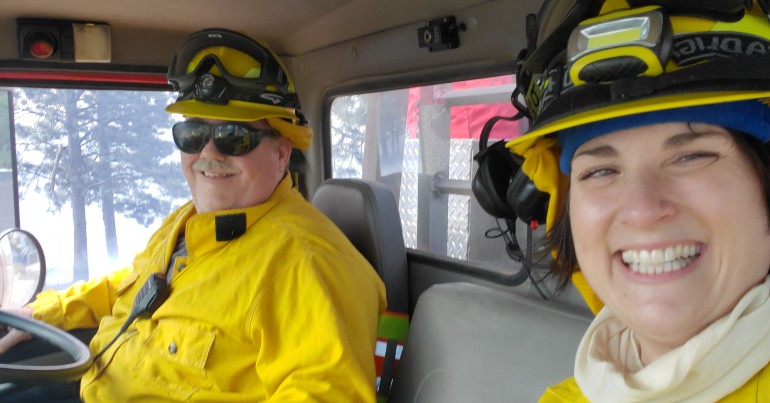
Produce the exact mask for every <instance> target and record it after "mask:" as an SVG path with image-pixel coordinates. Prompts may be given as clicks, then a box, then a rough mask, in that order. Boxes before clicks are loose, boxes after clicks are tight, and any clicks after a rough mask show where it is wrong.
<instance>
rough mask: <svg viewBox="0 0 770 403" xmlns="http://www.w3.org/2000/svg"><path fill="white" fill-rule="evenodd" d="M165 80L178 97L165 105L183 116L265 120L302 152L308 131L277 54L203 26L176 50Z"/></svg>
mask: <svg viewBox="0 0 770 403" xmlns="http://www.w3.org/2000/svg"><path fill="white" fill-rule="evenodd" d="M168 81H169V83H170V84H171V85H172V86H173V87H174V89H175V90H176V91H179V96H178V97H177V99H176V101H175V102H174V103H172V104H171V105H169V106H168V107H166V111H167V112H169V113H179V114H183V115H186V116H193V117H201V118H210V119H220V120H230V121H242V122H247V121H255V120H261V119H266V120H267V122H268V124H269V125H270V126H271V127H272V128H273V129H275V130H277V131H278V132H279V133H281V135H283V136H284V137H286V138H288V139H289V140H290V141H291V142H292V145H293V146H294V147H296V148H299V149H301V150H306V149H307V148H308V147H309V146H310V142H311V140H312V136H313V133H312V130H311V129H310V128H309V127H308V125H307V121H306V120H305V119H304V117H303V115H302V113H301V112H300V110H299V109H300V103H299V97H298V95H297V93H296V92H295V91H294V84H293V82H292V80H291V77H290V76H289V75H288V73H287V72H286V69H285V68H284V66H283V65H282V64H281V62H280V60H279V59H278V57H277V56H275V54H273V53H272V52H271V51H270V50H269V49H268V48H267V47H265V46H263V45H261V44H259V43H258V42H256V41H254V40H252V39H251V38H249V37H247V36H244V35H241V34H239V33H237V32H233V31H230V30H226V29H219V28H214V29H205V30H202V31H198V32H195V33H193V34H191V35H190V36H188V37H187V38H186V39H185V40H184V41H183V42H182V44H181V45H180V46H179V48H177V51H176V53H175V54H174V59H173V60H172V62H171V65H170V66H169V70H168Z"/></svg>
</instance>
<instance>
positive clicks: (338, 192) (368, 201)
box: [313, 179, 409, 313]
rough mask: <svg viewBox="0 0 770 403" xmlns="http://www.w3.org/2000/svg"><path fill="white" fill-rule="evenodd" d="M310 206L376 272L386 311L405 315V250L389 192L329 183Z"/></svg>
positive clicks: (370, 185)
mask: <svg viewBox="0 0 770 403" xmlns="http://www.w3.org/2000/svg"><path fill="white" fill-rule="evenodd" d="M313 204H314V205H315V206H316V207H317V208H318V209H319V210H321V211H322V212H323V213H324V214H326V216H327V217H329V218H330V219H331V220H332V221H333V222H334V223H335V224H337V226H338V227H339V228H340V229H341V230H342V232H343V233H344V234H345V235H346V236H347V237H348V239H350V241H351V242H352V243H353V245H355V247H356V248H357V249H358V251H359V252H361V254H362V255H364V257H366V259H367V260H369V263H371V265H372V266H374V268H375V269H376V270H377V272H378V273H379V275H380V277H381V278H382V280H383V282H384V283H385V288H386V292H387V296H388V310H389V311H394V312H399V313H408V310H409V289H408V281H409V280H408V276H407V266H406V248H405V247H404V237H403V233H402V231H401V218H400V216H399V214H398V205H397V204H396V199H395V197H394V196H393V192H392V191H391V190H390V188H388V187H387V186H385V185H384V184H381V183H379V182H373V181H367V180H362V179H328V180H326V181H324V182H323V183H322V184H321V186H320V187H319V188H318V190H316V192H315V194H314V195H313Z"/></svg>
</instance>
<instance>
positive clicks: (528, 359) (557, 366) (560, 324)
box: [388, 283, 591, 403]
mask: <svg viewBox="0 0 770 403" xmlns="http://www.w3.org/2000/svg"><path fill="white" fill-rule="evenodd" d="M590 321H591V318H590V317H589V315H588V314H586V313H585V312H582V313H581V312H577V311H575V312H572V311H571V310H570V307H567V306H561V305H557V303H552V302H549V301H545V300H535V299H530V298H528V297H524V296H522V295H519V294H515V293H513V292H508V291H507V290H502V289H493V288H491V287H487V286H483V285H478V284H470V283H445V284H437V285H434V286H432V287H430V288H429V289H427V290H426V291H425V292H423V293H422V295H420V299H419V300H418V301H417V306H416V308H415V311H414V314H413V315H412V321H411V323H410V325H409V342H408V343H407V344H406V347H405V349H404V352H403V355H402V357H401V363H400V365H399V370H398V376H396V378H395V381H394V382H393V386H392V388H391V394H390V399H389V400H388V401H389V402H395V403H411V402H420V403H434V402H436V403H438V402H440V403H455V402H457V403H460V402H462V403H465V402H485V403H495V402H506V403H509V402H536V401H538V398H539V397H540V396H541V395H542V393H543V392H544V391H545V389H546V388H547V387H548V386H551V385H554V384H556V383H559V382H561V381H562V380H564V379H566V378H568V377H570V376H572V373H573V367H574V361H575V352H576V351H577V347H578V344H579V343H580V340H581V338H582V336H583V333H584V332H585V330H586V328H587V327H588V325H589V323H590Z"/></svg>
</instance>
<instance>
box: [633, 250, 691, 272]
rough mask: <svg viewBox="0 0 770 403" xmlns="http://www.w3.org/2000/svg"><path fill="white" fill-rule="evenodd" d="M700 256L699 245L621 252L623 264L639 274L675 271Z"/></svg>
mask: <svg viewBox="0 0 770 403" xmlns="http://www.w3.org/2000/svg"><path fill="white" fill-rule="evenodd" d="M699 254H700V245H697V244H694V245H677V246H669V247H668V248H665V249H653V250H626V251H623V255H622V258H623V263H625V264H626V265H627V266H628V267H629V268H630V269H631V271H633V272H635V273H641V274H661V273H669V272H672V271H677V270H679V269H681V268H683V267H685V266H687V265H688V264H689V263H690V262H692V261H693V259H695V258H696V257H698V255H699Z"/></svg>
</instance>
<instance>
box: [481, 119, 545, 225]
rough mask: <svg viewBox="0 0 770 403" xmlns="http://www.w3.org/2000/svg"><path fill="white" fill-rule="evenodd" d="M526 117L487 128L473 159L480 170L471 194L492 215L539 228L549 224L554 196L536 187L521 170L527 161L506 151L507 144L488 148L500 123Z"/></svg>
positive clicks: (496, 144) (499, 143) (493, 121)
mask: <svg viewBox="0 0 770 403" xmlns="http://www.w3.org/2000/svg"><path fill="white" fill-rule="evenodd" d="M522 117H523V114H521V113H518V114H516V115H515V116H512V117H503V116H495V117H493V118H492V119H490V120H488V121H487V123H486V124H484V128H483V129H482V130H481V136H480V138H479V152H478V154H476V155H475V156H474V157H473V159H474V160H476V162H477V163H478V165H479V166H478V169H477V170H476V174H475V175H474V176H473V181H472V182H471V190H472V191H473V195H474V196H475V197H476V200H478V202H479V204H480V205H481V207H482V208H483V209H484V211H486V212H487V213H489V214H490V215H492V216H494V217H497V218H502V219H505V220H507V221H515V220H516V219H517V218H520V219H522V220H523V221H524V222H526V223H528V224H530V225H533V222H535V225H536V224H538V223H544V222H545V218H546V213H547V212H548V200H549V199H550V196H549V195H548V193H545V192H542V191H540V190H539V189H538V188H537V187H535V184H534V183H533V182H532V180H531V179H530V178H529V177H528V176H527V175H526V174H525V173H524V172H523V171H522V170H521V164H522V163H523V158H522V157H520V156H518V155H516V154H513V153H512V152H511V151H510V150H508V149H507V148H505V140H501V141H498V142H496V143H494V144H492V145H491V146H489V147H487V143H488V141H489V134H490V133H491V131H492V128H493V127H494V125H495V124H496V123H497V122H499V121H500V120H509V121H514V120H518V119H521V118H522Z"/></svg>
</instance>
